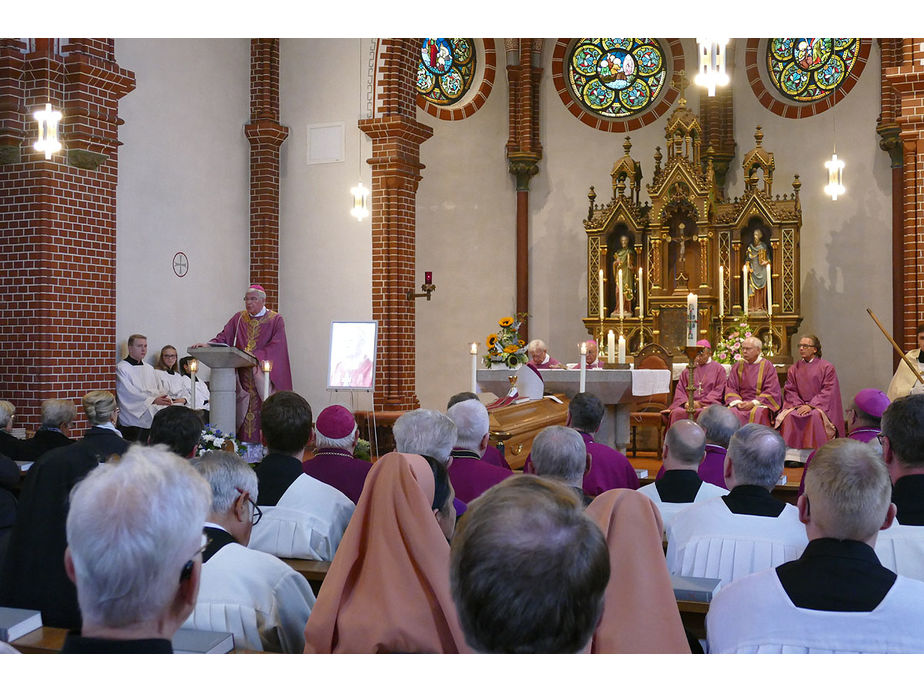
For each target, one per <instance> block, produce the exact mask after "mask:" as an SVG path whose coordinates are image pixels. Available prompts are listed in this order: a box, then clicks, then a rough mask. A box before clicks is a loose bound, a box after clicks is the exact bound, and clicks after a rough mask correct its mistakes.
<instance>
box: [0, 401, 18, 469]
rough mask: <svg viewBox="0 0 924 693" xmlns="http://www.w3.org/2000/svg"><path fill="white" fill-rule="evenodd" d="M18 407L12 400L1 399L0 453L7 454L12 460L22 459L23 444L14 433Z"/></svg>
mask: <svg viewBox="0 0 924 693" xmlns="http://www.w3.org/2000/svg"><path fill="white" fill-rule="evenodd" d="M15 413H16V407H14V406H13V404H12V403H11V402H7V401H6V400H0V455H6V456H7V457H9V458H10V459H11V460H14V461H15V460H22V459H23V458H22V444H23V441H21V440H20V439H19V438H17V437H16V436H14V435H13V415H14V414H15Z"/></svg>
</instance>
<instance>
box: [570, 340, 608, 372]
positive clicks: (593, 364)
mask: <svg viewBox="0 0 924 693" xmlns="http://www.w3.org/2000/svg"><path fill="white" fill-rule="evenodd" d="M585 344H587V355H586V356H585V357H584V360H585V362H586V363H587V368H603V360H602V359H598V358H597V356H598V355H599V353H600V352H599V350H600V347H599V346H598V345H597V340H596V339H588V340H587V341H586V342H585ZM580 368H581V364H580V362H578V363H576V364H575V365H573V366H571V369H572V370H579V369H580Z"/></svg>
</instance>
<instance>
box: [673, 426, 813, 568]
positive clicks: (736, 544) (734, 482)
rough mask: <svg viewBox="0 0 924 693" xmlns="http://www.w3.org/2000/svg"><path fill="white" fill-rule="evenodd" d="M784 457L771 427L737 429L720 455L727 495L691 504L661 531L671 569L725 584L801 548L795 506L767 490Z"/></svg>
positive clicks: (802, 537) (803, 542)
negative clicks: (723, 453)
mask: <svg viewBox="0 0 924 693" xmlns="http://www.w3.org/2000/svg"><path fill="white" fill-rule="evenodd" d="M675 425H676V424H675ZM785 456H786V444H785V443H784V442H783V439H782V437H781V436H780V434H779V433H778V432H777V431H775V430H773V429H772V428H769V427H767V426H763V425H761V424H747V425H745V426H742V427H741V428H740V429H738V431H737V432H736V433H735V434H734V435H733V436H732V438H731V441H730V442H729V444H728V455H727V456H726V458H725V483H726V485H727V486H728V488H729V493H728V495H726V496H721V497H720V498H712V499H711V500H707V501H704V502H702V503H693V504H692V505H691V506H690V507H689V508H687V509H686V510H681V511H680V512H679V513H677V514H676V515H675V516H674V519H673V521H672V523H671V526H670V528H669V529H668V530H667V567H668V569H669V570H670V572H671V574H673V575H688V576H693V577H711V578H719V579H720V580H722V581H723V583H726V584H727V583H729V582H731V581H732V580H737V579H738V578H741V577H743V576H745V575H750V574H751V573H755V572H757V571H760V570H765V569H766V568H772V567H775V566H778V565H779V564H780V563H784V562H786V561H790V560H792V559H794V558H796V557H798V556H799V554H800V553H802V549H804V548H805V545H806V543H807V540H806V538H805V530H804V529H803V527H802V524H801V523H800V522H799V513H798V511H797V510H796V507H795V506H794V505H789V504H788V503H784V502H783V501H781V500H778V499H776V498H774V497H773V496H772V495H770V491H771V490H773V487H774V486H775V485H776V482H777V481H778V480H779V478H780V474H781V473H782V472H783V461H784V458H785Z"/></svg>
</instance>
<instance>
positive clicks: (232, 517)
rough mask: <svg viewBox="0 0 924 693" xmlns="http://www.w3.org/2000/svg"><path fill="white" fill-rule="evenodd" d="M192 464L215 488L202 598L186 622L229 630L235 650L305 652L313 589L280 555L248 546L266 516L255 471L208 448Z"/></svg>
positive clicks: (231, 456) (190, 625)
mask: <svg viewBox="0 0 924 693" xmlns="http://www.w3.org/2000/svg"><path fill="white" fill-rule="evenodd" d="M193 466H194V467H195V468H196V469H197V470H198V471H199V473H200V474H202V476H203V477H205V479H206V480H207V481H208V482H209V485H210V486H211V487H212V507H211V510H210V512H209V515H208V518H207V519H206V523H205V535H206V536H207V537H208V538H209V540H210V541H209V544H208V546H207V547H206V549H205V552H204V554H203V557H202V583H201V585H200V587H199V597H198V599H197V600H196V608H195V609H194V610H193V613H192V615H190V617H189V619H188V620H187V621H186V624H185V627H187V628H196V629H199V630H214V631H221V632H230V633H232V634H233V635H234V646H235V648H244V649H248V650H256V651H263V650H265V651H267V652H301V651H302V650H303V649H304V647H305V634H304V631H305V624H306V623H307V622H308V616H309V615H310V614H311V609H312V607H313V606H314V602H315V596H314V592H312V590H311V586H310V585H309V584H308V581H307V580H306V579H305V578H304V577H303V576H302V575H301V574H299V573H297V572H296V571H295V570H293V569H292V568H290V567H289V566H288V565H286V564H285V563H283V562H282V561H281V560H280V559H278V558H276V557H275V556H272V555H270V554H268V553H264V552H262V551H256V550H254V549H250V548H247V544H248V542H249V541H250V534H251V529H252V528H253V526H254V525H255V524H257V522H259V520H260V516H261V513H260V510H259V509H258V507H257V505H256V503H257V475H256V474H255V473H254V471H253V470H252V469H251V468H250V467H249V466H248V465H247V464H246V463H245V462H244V461H243V460H242V459H241V458H240V457H238V456H237V455H235V454H234V453H230V452H208V453H206V454H205V455H203V456H202V457H200V458H198V459H196V460H194V462H193Z"/></svg>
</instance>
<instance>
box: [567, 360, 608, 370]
mask: <svg viewBox="0 0 924 693" xmlns="http://www.w3.org/2000/svg"><path fill="white" fill-rule="evenodd" d="M587 368H588V370H589V369H591V368H603V361H602V360H601V359H597V360H596V361H594V362H593V363H588V364H587ZM571 370H573V371H579V370H581V363H580V361H578V363H576V364H575V365H573V366H571Z"/></svg>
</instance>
